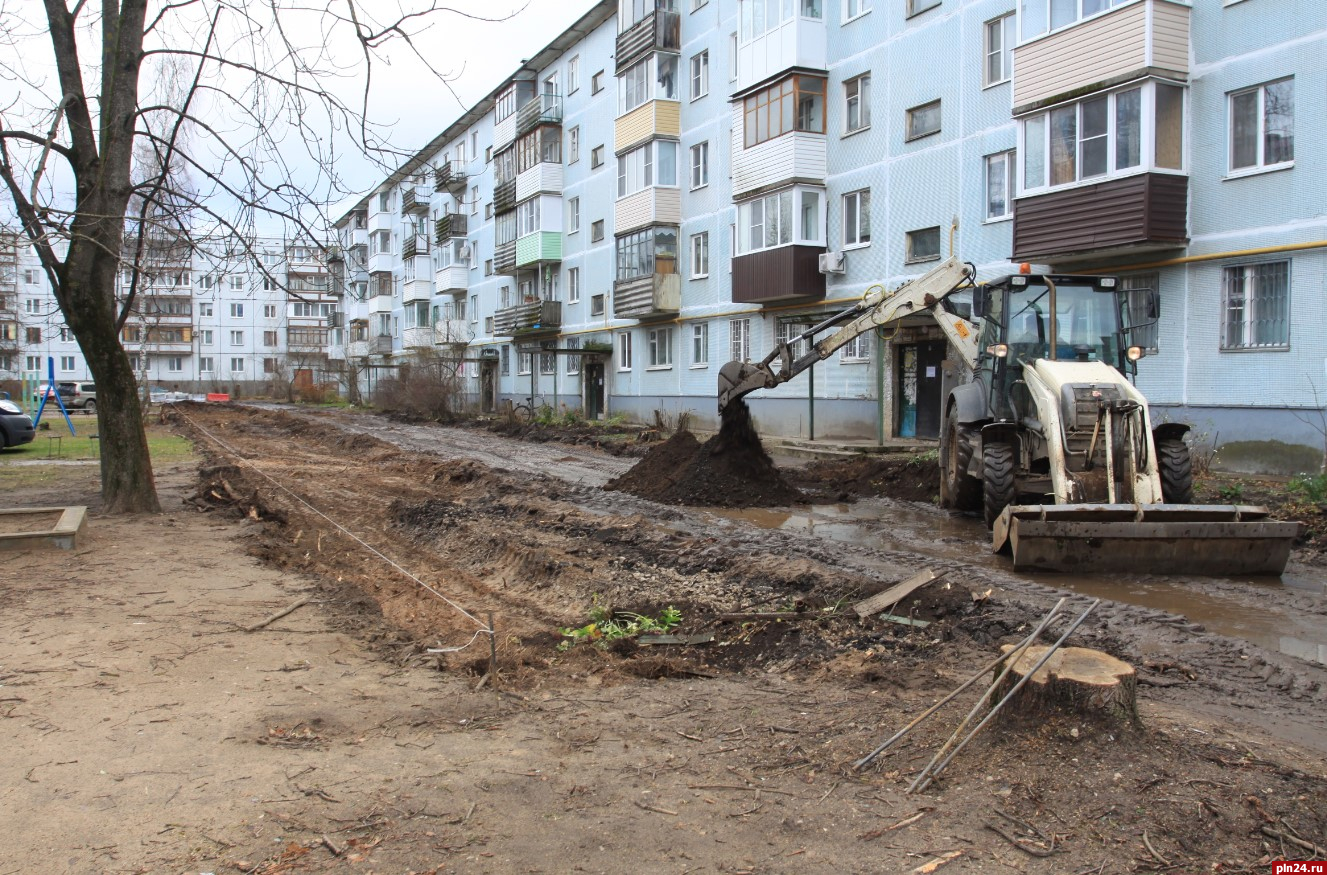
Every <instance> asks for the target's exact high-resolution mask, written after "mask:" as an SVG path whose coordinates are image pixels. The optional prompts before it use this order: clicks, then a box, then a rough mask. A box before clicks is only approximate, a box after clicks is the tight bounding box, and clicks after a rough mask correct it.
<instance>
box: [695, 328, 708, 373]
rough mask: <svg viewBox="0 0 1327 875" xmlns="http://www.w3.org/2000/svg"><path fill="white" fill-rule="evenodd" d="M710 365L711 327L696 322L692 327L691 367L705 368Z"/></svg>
mask: <svg viewBox="0 0 1327 875" xmlns="http://www.w3.org/2000/svg"><path fill="white" fill-rule="evenodd" d="M709 363H710V325H709V323H708V322H695V323H692V325H691V367H693V368H704V367H708V366H709Z"/></svg>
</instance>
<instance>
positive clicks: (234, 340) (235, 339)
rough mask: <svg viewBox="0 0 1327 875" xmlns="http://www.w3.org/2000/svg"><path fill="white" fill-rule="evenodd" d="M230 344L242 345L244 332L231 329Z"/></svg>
mask: <svg viewBox="0 0 1327 875" xmlns="http://www.w3.org/2000/svg"><path fill="white" fill-rule="evenodd" d="M230 345H231V346H244V332H243V331H231V332H230Z"/></svg>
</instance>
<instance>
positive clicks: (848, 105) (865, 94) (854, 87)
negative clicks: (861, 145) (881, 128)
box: [843, 73, 871, 134]
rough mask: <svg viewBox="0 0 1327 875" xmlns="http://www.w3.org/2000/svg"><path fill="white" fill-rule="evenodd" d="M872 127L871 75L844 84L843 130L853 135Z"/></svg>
mask: <svg viewBox="0 0 1327 875" xmlns="http://www.w3.org/2000/svg"><path fill="white" fill-rule="evenodd" d="M870 126H871V74H870V73H867V74H865V75H863V76H858V77H857V78H856V79H849V80H848V81H847V82H844V83H843V130H844V133H848V134H851V133H853V132H854V131H860V130H862V129H864V128H869V127H870Z"/></svg>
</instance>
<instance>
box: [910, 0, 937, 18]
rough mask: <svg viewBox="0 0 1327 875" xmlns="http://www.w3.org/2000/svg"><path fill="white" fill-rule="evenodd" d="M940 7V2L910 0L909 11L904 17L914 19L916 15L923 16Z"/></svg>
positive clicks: (933, 0) (935, 0)
mask: <svg viewBox="0 0 1327 875" xmlns="http://www.w3.org/2000/svg"><path fill="white" fill-rule="evenodd" d="M939 5H940V0H908V7H907V8H908V11H907V14H906V15H905V16H904V17H906V18H912V17H913V16H914V15H921V14H922V13H923V12H927V11H929V10H931V9H934V8H935V7H937V6H939Z"/></svg>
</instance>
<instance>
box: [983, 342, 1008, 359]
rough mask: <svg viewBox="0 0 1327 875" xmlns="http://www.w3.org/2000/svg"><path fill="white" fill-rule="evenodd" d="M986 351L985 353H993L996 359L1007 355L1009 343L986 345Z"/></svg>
mask: <svg viewBox="0 0 1327 875" xmlns="http://www.w3.org/2000/svg"><path fill="white" fill-rule="evenodd" d="M986 353H987V355H993V356H995V357H996V358H998V359H1002V358H1005V357H1006V356H1008V355H1009V344H1007V343H993V344H991V345H990V346H988V347H986Z"/></svg>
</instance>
